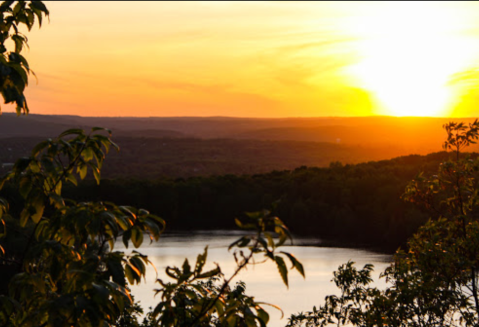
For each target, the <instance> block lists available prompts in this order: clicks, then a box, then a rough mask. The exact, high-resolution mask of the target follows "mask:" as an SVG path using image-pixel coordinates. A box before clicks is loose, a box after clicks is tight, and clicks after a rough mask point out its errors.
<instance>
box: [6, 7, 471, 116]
mask: <svg viewBox="0 0 479 327" xmlns="http://www.w3.org/2000/svg"><path fill="white" fill-rule="evenodd" d="M46 4H47V7H48V8H49V10H50V22H49V23H48V22H47V23H45V24H44V25H43V26H42V28H41V29H38V28H35V29H34V31H32V32H31V33H28V34H27V36H28V38H29V44H30V50H29V51H27V52H26V53H25V56H26V57H27V59H28V60H29V62H30V65H31V66H32V67H33V70H34V71H35V73H36V74H37V76H38V84H37V83H36V81H35V79H34V78H33V77H32V79H31V83H30V86H29V88H28V91H27V99H28V101H29V107H30V110H31V113H36V114H72V115H81V116H233V117H315V116H370V115H398V116H410V115H413V116H455V117H471V116H476V115H478V113H479V3H468V2H439V3H438V2H424V3H422V2H405V3H403V2H394V3H389V2H380V3H375V2H367V3H362V2H296V1H292V2H275V1H271V2H219V3H218V2H214V3H213V2H180V3H176V2H141V1H134V2H133V1H128V2H98V1H97V2H46ZM6 111H11V109H7V110H6Z"/></svg>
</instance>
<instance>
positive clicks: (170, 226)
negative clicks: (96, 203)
mask: <svg viewBox="0 0 479 327" xmlns="http://www.w3.org/2000/svg"><path fill="white" fill-rule="evenodd" d="M447 157H448V154H446V153H445V152H440V153H434V154H429V155H427V156H419V155H410V156H404V157H398V158H395V159H392V160H384V161H377V162H368V163H361V164H356V165H343V164H341V163H340V162H334V163H331V164H330V166H329V167H327V168H318V167H306V166H303V167H299V168H296V169H294V170H283V171H272V172H269V173H265V174H254V175H231V174H230V175H218V176H208V177H206V176H204V177H190V178H162V179H154V180H147V179H131V178H130V179H105V180H102V182H101V183H100V184H99V185H97V184H96V183H95V182H94V181H93V180H91V179H90V180H88V179H87V180H86V181H84V182H83V183H81V184H80V185H79V186H78V187H66V188H65V190H64V192H65V195H66V196H67V197H70V198H73V199H76V200H87V199H91V200H104V201H112V202H115V203H119V204H122V203H123V204H124V203H129V204H131V205H134V206H136V207H144V208H149V210H150V211H151V212H152V213H154V214H156V215H159V216H161V217H162V218H164V219H165V220H166V223H167V230H175V229H198V226H201V227H200V228H202V229H233V228H235V224H234V220H233V218H234V217H241V216H243V215H244V212H246V211H255V210H261V209H263V208H269V207H271V205H272V203H273V202H275V201H279V202H278V204H277V207H276V209H275V211H274V213H275V214H277V215H278V216H279V217H281V219H282V220H283V221H284V222H285V223H286V224H287V226H289V228H290V229H291V231H292V232H293V234H299V235H312V236H316V237H320V238H322V239H324V240H325V242H326V241H328V240H329V241H334V242H335V243H336V242H340V243H342V244H344V245H354V246H370V247H375V248H378V249H381V250H384V251H393V250H395V249H396V248H397V247H398V246H399V245H402V244H404V242H405V240H406V239H407V238H408V237H409V236H410V235H412V234H413V233H414V232H415V231H416V229H417V228H418V227H419V226H420V225H422V224H423V223H424V222H425V221H426V220H427V217H428V215H426V213H424V212H422V211H421V210H420V209H418V208H417V207H415V206H413V205H412V204H410V203H405V202H404V201H403V200H401V195H402V194H403V193H404V190H405V187H406V185H407V183H408V182H409V181H410V180H411V179H413V178H414V177H415V176H416V175H417V174H418V173H419V172H421V171H423V172H425V173H426V174H428V173H431V172H433V171H434V170H435V169H437V166H438V164H439V163H440V162H441V161H444V160H445V159H446V158H447ZM199 222H201V224H199Z"/></svg>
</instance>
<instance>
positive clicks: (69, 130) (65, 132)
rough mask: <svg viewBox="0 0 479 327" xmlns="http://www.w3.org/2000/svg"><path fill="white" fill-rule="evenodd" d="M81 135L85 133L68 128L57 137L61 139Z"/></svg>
mask: <svg viewBox="0 0 479 327" xmlns="http://www.w3.org/2000/svg"><path fill="white" fill-rule="evenodd" d="M83 134H85V132H84V131H83V130H82V129H80V128H70V129H68V130H66V131H64V132H63V133H61V134H60V135H58V137H59V138H61V137H64V136H67V135H83Z"/></svg>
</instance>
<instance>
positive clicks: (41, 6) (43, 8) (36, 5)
mask: <svg viewBox="0 0 479 327" xmlns="http://www.w3.org/2000/svg"><path fill="white" fill-rule="evenodd" d="M30 4H31V6H32V8H35V9H38V10H41V11H42V12H44V13H45V14H46V15H49V14H50V12H49V11H48V9H47V7H46V6H45V5H44V4H43V2H42V1H32V2H31V3H30Z"/></svg>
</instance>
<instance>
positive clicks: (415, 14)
mask: <svg viewBox="0 0 479 327" xmlns="http://www.w3.org/2000/svg"><path fill="white" fill-rule="evenodd" d="M461 24H462V21H461V19H460V17H459V16H458V15H457V13H455V12H454V11H451V10H449V8H446V7H443V6H441V4H439V3H434V2H431V3H429V2H425V3H424V2H419V3H418V2H393V3H389V2H388V3H382V4H381V5H378V6H377V7H375V10H373V11H371V12H370V13H368V14H366V15H364V16H362V18H361V19H358V20H356V21H354V22H353V23H352V24H351V28H353V29H354V32H355V33H357V38H358V41H357V42H356V46H357V51H358V53H359V61H358V62H357V63H356V64H354V65H352V66H349V67H348V68H347V74H349V76H351V77H352V78H353V80H354V81H355V83H356V84H358V85H359V86H360V87H362V88H364V89H366V90H368V91H369V92H370V93H371V94H372V96H373V98H374V100H375V102H376V105H377V107H378V109H377V111H378V114H385V115H394V116H444V115H447V113H448V110H450V107H451V103H452V101H453V98H454V92H453V89H452V88H451V87H450V85H449V81H450V79H451V77H452V76H453V75H454V74H457V73H458V72H461V71H464V70H466V69H467V68H468V67H470V65H471V64H472V61H473V58H474V53H475V50H476V48H477V46H476V45H475V43H477V42H474V41H473V40H471V39H470V38H467V37H465V36H461V34H459V33H458V31H460V30H461V28H462V26H461Z"/></svg>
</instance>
